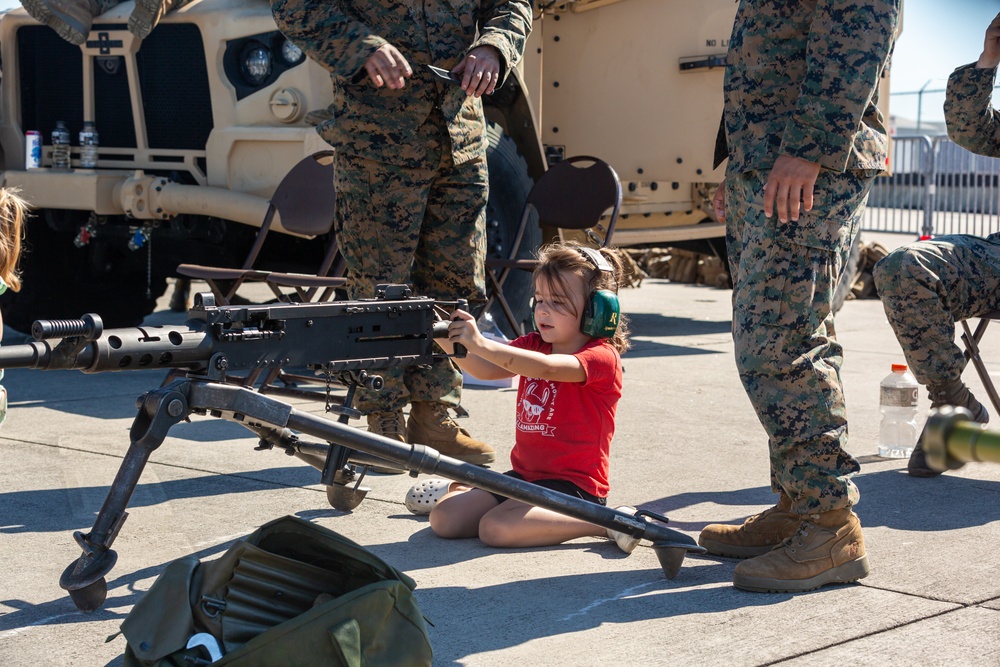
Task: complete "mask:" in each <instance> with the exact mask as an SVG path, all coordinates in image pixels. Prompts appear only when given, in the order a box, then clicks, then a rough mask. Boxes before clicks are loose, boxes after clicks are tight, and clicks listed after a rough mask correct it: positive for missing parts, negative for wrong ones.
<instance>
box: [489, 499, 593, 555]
mask: <svg viewBox="0 0 1000 667" xmlns="http://www.w3.org/2000/svg"><path fill="white" fill-rule="evenodd" d="M606 536H607V531H606V530H605V529H604V528H601V527H600V526H595V525H594V524H592V523H587V522H586V521H581V520H580V519H574V518H573V517H569V516H564V515H562V514H559V513H558V512H553V511H552V510H547V509H545V508H543V507H534V506H532V505H528V504H527V503H522V502H520V501H517V500H507V501H505V502H503V503H501V504H500V505H497V506H496V507H495V508H494V509H492V510H489V511H488V512H486V514H485V515H484V516H483V518H482V520H481V521H480V522H479V539H480V540H482V541H483V542H484V543H486V544H488V545H490V546H492V547H545V546H551V545H554V544H562V543H563V542H568V541H569V540H574V539H576V538H578V537H606Z"/></svg>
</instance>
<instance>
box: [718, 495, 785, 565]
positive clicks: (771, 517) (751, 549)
mask: <svg viewBox="0 0 1000 667" xmlns="http://www.w3.org/2000/svg"><path fill="white" fill-rule="evenodd" d="M791 508H792V501H791V500H790V499H789V498H788V496H787V495H785V494H784V493H781V494H779V495H778V504H777V505H775V506H774V507H772V508H770V509H766V510H764V511H763V512H761V513H760V514H755V515H753V516H752V517H750V518H749V519H747V520H746V521H744V522H743V525H742V526H733V525H727V524H719V523H713V524H709V525H707V526H705V528H704V529H702V531H701V535H699V536H698V544H700V545H701V546H703V547H705V548H706V549H708V553H710V554H715V555H716V556H728V557H729V558H751V557H753V556H760V555H761V554H765V553H767V552H768V551H770V550H771V549H773V548H774V547H776V546H778V545H779V544H781V542H782V540H784V539H785V538H787V537H791V536H792V535H794V534H795V531H796V530H797V529H798V527H799V522H800V521H801V520H802V516H801V515H799V514H794V513H793V512H792V511H791Z"/></svg>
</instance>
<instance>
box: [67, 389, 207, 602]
mask: <svg viewBox="0 0 1000 667" xmlns="http://www.w3.org/2000/svg"><path fill="white" fill-rule="evenodd" d="M186 384H187V380H180V381H178V382H175V383H173V384H171V385H169V386H167V387H163V388H161V389H157V390H156V391H152V392H150V393H148V394H146V395H145V396H143V397H142V399H141V401H142V402H141V404H140V406H139V413H138V414H137V415H136V417H135V420H134V421H133V422H132V428H131V429H130V431H129V439H130V440H131V443H130V444H129V448H128V451H127V452H126V453H125V458H124V459H123V460H122V464H121V466H120V467H119V468H118V474H117V475H115V481H114V482H113V483H112V484H111V490H110V491H108V495H107V497H106V498H105V499H104V504H103V505H102V506H101V511H100V512H99V513H98V514H97V520H96V521H94V526H93V528H91V530H90V532H89V533H87V534H83V533H81V532H79V531H77V532H75V533H73V538H74V539H75V540H76V542H77V544H79V545H80V548H81V549H82V550H83V553H82V554H80V557H79V558H78V559H76V560H75V561H74V562H73V563H71V564H70V565H69V567H67V568H66V570H65V571H63V573H62V576H61V577H60V578H59V586H60V587H61V588H63V589H64V590H66V591H68V592H69V595H70V597H71V598H72V599H73V604H75V605H76V607H77V609H79V610H80V611H94V610H96V609H99V608H100V607H101V605H103V604H104V600H105V599H106V598H107V595H108V584H107V580H106V579H105V578H104V577H105V575H106V574H107V573H108V572H110V571H111V569H112V568H113V567H114V566H115V562H116V561H117V560H118V554H116V553H115V552H114V551H112V549H111V544H112V543H113V542H114V541H115V538H116V537H117V536H118V531H119V530H121V527H122V524H123V523H125V519H126V518H127V517H128V512H126V511H125V507H126V506H127V505H128V502H129V500H130V499H131V498H132V493H133V492H134V491H135V487H136V484H138V482H139V477H140V476H141V475H142V471H143V468H145V467H146V462H147V461H148V460H149V456H150V455H151V454H152V453H153V451H154V450H155V449H156V448H157V447H159V446H160V445H161V444H162V443H163V439H164V438H165V437H166V435H167V431H168V430H169V429H170V427H171V426H173V425H174V424H176V423H177V422H179V421H180V420H182V419H184V418H185V417H187V414H188V402H187V397H186V395H185V393H183V392H182V391H180V389H183V388H184V387H183V386H184V385H186Z"/></svg>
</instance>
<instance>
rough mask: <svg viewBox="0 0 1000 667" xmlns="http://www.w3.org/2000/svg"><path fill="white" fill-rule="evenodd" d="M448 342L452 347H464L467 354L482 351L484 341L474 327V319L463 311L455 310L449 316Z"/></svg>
mask: <svg viewBox="0 0 1000 667" xmlns="http://www.w3.org/2000/svg"><path fill="white" fill-rule="evenodd" d="M448 342H449V343H451V344H452V345H456V344H458V345H464V346H465V349H466V350H468V351H469V352H473V351H475V350H479V349H482V347H483V344H484V343H485V342H486V339H485V338H483V334H481V333H480V332H479V327H478V326H476V318H475V317H473V316H472V315H470V314H469V313H467V312H465V311H464V310H456V311H455V312H453V313H452V314H451V324H449V325H448Z"/></svg>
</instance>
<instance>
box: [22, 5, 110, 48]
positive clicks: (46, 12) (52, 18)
mask: <svg viewBox="0 0 1000 667" xmlns="http://www.w3.org/2000/svg"><path fill="white" fill-rule="evenodd" d="M21 4H22V5H24V8H25V9H26V10H27V11H28V13H29V14H31V17H32V18H33V19H35V20H36V21H38V22H39V23H44V24H45V25H47V26H49V27H50V28H52V29H53V30H55V31H56V34H57V35H59V36H60V37H62V38H63V39H65V40H66V41H67V42H69V43H70V44H83V43H84V42H86V41H87V35H89V34H90V26H91V24H92V23H93V22H94V17H95V16H100V15H101V14H103V13H104V12H105V11H107V10H108V9H110V8H111V7H114V6H115V5H116V4H118V3H117V2H114V3H109V2H104V3H103V6H102V3H98V2H97V1H96V0H22V2H21Z"/></svg>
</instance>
